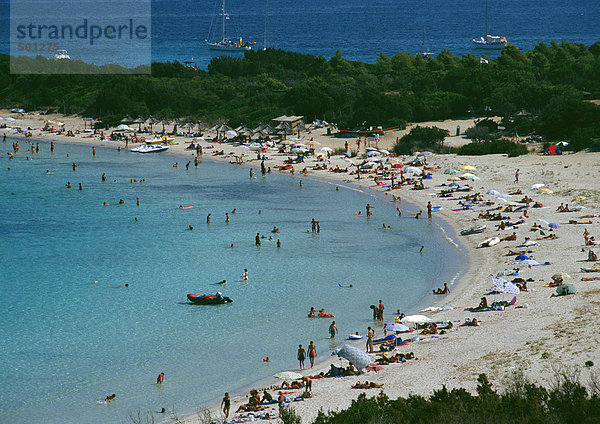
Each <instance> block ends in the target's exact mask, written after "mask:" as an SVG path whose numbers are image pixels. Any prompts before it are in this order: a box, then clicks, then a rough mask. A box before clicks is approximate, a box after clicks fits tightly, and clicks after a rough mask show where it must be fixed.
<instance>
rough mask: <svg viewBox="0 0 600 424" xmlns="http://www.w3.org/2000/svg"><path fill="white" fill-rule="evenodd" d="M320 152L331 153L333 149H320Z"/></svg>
mask: <svg viewBox="0 0 600 424" xmlns="http://www.w3.org/2000/svg"><path fill="white" fill-rule="evenodd" d="M321 151H322V152H333V149H332V148H331V147H321Z"/></svg>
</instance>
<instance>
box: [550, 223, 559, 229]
mask: <svg viewBox="0 0 600 424" xmlns="http://www.w3.org/2000/svg"><path fill="white" fill-rule="evenodd" d="M548 227H550V228H555V229H556V228H560V224H559V223H558V222H551V223H550V224H548Z"/></svg>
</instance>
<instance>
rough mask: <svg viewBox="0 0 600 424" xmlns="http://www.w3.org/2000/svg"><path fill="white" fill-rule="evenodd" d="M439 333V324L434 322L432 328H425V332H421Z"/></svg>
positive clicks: (423, 332)
mask: <svg viewBox="0 0 600 424" xmlns="http://www.w3.org/2000/svg"><path fill="white" fill-rule="evenodd" d="M437 333H438V328H437V324H436V323H435V322H434V323H433V324H431V327H429V328H425V329H424V330H423V331H421V334H425V335H427V334H437Z"/></svg>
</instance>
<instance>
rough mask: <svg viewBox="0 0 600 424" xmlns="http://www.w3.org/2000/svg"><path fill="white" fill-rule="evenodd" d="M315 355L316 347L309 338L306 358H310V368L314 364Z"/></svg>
mask: <svg viewBox="0 0 600 424" xmlns="http://www.w3.org/2000/svg"><path fill="white" fill-rule="evenodd" d="M316 357H317V347H316V346H315V343H314V342H313V341H312V340H311V341H310V343H309V344H308V359H309V360H310V367H311V368H312V367H313V366H314V365H315V358H316Z"/></svg>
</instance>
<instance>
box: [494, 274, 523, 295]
mask: <svg viewBox="0 0 600 424" xmlns="http://www.w3.org/2000/svg"><path fill="white" fill-rule="evenodd" d="M493 281H494V289H496V290H497V291H499V292H502V293H508V294H512V295H517V294H519V293H521V290H520V289H519V288H518V287H517V286H516V285H515V284H513V283H511V282H510V281H506V280H505V279H504V278H498V277H496V278H494V280H493Z"/></svg>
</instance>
